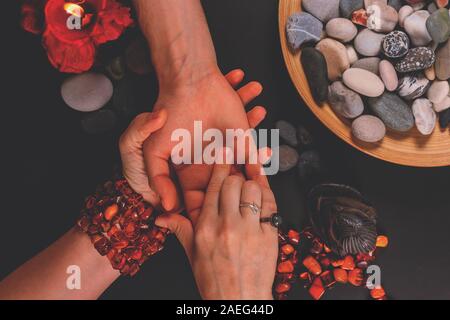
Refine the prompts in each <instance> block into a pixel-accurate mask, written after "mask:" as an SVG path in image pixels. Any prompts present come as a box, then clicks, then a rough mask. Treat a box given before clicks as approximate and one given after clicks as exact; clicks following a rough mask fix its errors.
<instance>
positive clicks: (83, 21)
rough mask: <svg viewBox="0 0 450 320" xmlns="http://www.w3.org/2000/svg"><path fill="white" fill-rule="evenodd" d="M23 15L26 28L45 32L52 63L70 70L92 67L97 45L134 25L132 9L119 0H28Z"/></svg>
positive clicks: (30, 30)
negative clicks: (118, 0)
mask: <svg viewBox="0 0 450 320" xmlns="http://www.w3.org/2000/svg"><path fill="white" fill-rule="evenodd" d="M22 16H23V19H22V26H23V28H24V29H25V30H27V31H29V32H32V33H35V34H39V33H41V32H42V33H43V45H44V47H45V48H46V50H47V54H48V58H49V60H50V62H51V64H52V65H53V66H54V67H55V68H57V69H59V70H60V71H61V72H69V73H81V72H85V71H87V70H89V69H90V68H91V67H92V65H93V64H94V61H95V54H96V49H97V47H98V46H99V45H101V44H103V43H106V42H108V41H112V40H116V39H117V38H119V37H120V35H121V34H122V33H123V32H124V30H125V29H126V28H127V27H129V26H130V25H132V24H133V20H132V19H131V15H130V8H127V7H124V6H122V5H121V4H120V3H118V2H117V1H116V0H84V1H66V0H27V1H26V2H25V3H24V5H23V6H22ZM77 22H78V23H77Z"/></svg>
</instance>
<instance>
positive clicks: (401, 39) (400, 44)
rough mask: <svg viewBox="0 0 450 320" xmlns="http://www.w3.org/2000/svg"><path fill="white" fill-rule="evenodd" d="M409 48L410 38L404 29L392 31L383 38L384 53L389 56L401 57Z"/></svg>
mask: <svg viewBox="0 0 450 320" xmlns="http://www.w3.org/2000/svg"><path fill="white" fill-rule="evenodd" d="M408 50H409V38H408V35H407V34H406V33H404V32H403V31H392V32H391V33H389V34H388V35H386V36H385V37H384V39H383V53H384V54H385V55H386V56H387V57H389V58H401V57H403V56H405V55H406V54H407V53H408Z"/></svg>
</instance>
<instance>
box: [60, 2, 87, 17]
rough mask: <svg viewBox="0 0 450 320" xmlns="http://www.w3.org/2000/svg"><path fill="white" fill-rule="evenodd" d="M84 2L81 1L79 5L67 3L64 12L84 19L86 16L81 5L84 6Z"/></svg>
mask: <svg viewBox="0 0 450 320" xmlns="http://www.w3.org/2000/svg"><path fill="white" fill-rule="evenodd" d="M83 2H84V1H80V2H79V3H78V4H77V3H66V4H64V10H65V11H66V12H67V13H68V14H70V15H72V16H75V17H78V18H82V17H83V16H84V9H83V7H82V6H80V4H82V3H83Z"/></svg>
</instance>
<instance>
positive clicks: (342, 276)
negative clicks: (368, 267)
mask: <svg viewBox="0 0 450 320" xmlns="http://www.w3.org/2000/svg"><path fill="white" fill-rule="evenodd" d="M333 276H334V279H335V280H336V281H337V282H340V283H347V281H348V275H347V271H345V270H344V269H341V268H337V269H334V270H333Z"/></svg>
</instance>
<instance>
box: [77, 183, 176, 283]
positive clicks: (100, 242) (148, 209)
mask: <svg viewBox="0 0 450 320" xmlns="http://www.w3.org/2000/svg"><path fill="white" fill-rule="evenodd" d="M155 216H156V215H155V209H154V208H153V207H152V206H151V205H150V204H148V203H146V202H145V201H144V200H143V198H142V196H141V195H139V194H137V193H136V192H134V191H133V190H132V188H131V187H130V186H129V184H128V182H127V181H126V180H125V179H119V180H116V181H114V182H112V181H108V182H106V183H105V184H104V185H103V186H101V187H99V188H98V189H97V191H96V193H95V194H94V195H92V196H89V197H88V198H87V199H86V201H85V206H84V209H83V210H82V211H81V217H80V218H79V220H78V223H77V225H78V226H79V227H80V228H81V230H83V232H85V233H87V234H88V235H89V237H90V238H91V241H92V243H93V244H94V247H95V249H96V250H97V251H98V252H99V253H100V254H101V255H102V256H107V257H108V259H109V261H110V262H111V265H112V267H113V268H114V269H115V270H120V273H121V274H122V275H130V276H134V275H135V274H136V273H137V272H138V271H139V269H140V266H142V264H143V263H144V262H145V261H146V260H147V259H148V258H149V257H150V256H152V255H154V254H155V253H157V252H159V251H161V250H162V249H163V245H164V242H165V239H166V236H167V235H168V234H169V231H168V230H167V229H163V228H159V227H157V226H155V224H154V218H155Z"/></svg>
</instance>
